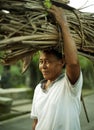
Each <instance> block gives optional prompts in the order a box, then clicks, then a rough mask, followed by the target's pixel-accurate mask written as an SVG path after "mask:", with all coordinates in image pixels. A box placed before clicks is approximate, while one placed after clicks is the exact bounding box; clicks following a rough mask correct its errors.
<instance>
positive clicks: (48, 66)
mask: <svg viewBox="0 0 94 130" xmlns="http://www.w3.org/2000/svg"><path fill="white" fill-rule="evenodd" d="M62 67H63V60H61V59H57V58H56V56H54V55H53V54H48V53H44V52H41V53H40V59H39V69H40V71H41V72H42V74H43V77H44V78H45V79H46V80H51V81H54V80H55V79H56V78H57V77H58V76H59V75H60V74H61V73H62Z"/></svg>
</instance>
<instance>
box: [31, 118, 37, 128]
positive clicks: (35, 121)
mask: <svg viewBox="0 0 94 130" xmlns="http://www.w3.org/2000/svg"><path fill="white" fill-rule="evenodd" d="M37 122H38V119H34V120H33V124H32V130H35V127H36V125H37Z"/></svg>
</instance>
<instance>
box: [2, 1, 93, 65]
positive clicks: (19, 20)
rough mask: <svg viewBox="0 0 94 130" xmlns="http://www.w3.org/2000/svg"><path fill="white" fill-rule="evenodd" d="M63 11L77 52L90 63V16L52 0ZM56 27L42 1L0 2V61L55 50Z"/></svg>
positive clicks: (91, 47) (56, 40)
mask: <svg viewBox="0 0 94 130" xmlns="http://www.w3.org/2000/svg"><path fill="white" fill-rule="evenodd" d="M52 4H55V5H57V6H60V7H62V8H63V9H64V10H65V14H66V16H67V20H68V24H69V27H70V31H71V34H72V36H73V39H74V41H75V43H76V45H77V49H78V52H79V53H80V54H81V55H83V56H86V57H88V58H89V59H92V60H93V61H94V14H91V13H83V12H80V11H79V10H77V9H75V8H73V7H70V6H68V5H67V4H65V3H61V2H59V1H56V0H52ZM60 33H61V32H60V28H59V26H58V25H57V23H56V22H55V19H54V17H53V16H52V15H51V14H49V13H48V12H47V11H46V9H45V7H44V5H43V0H35V1H34V0H20V1H19V0H0V51H1V52H0V58H1V61H3V63H4V64H12V63H15V62H17V61H18V60H20V59H26V58H27V57H29V59H31V57H32V56H33V54H35V53H36V52H37V51H39V50H41V49H47V48H48V49H49V48H52V47H53V48H59V46H60V44H62V43H63V39H61V38H60Z"/></svg>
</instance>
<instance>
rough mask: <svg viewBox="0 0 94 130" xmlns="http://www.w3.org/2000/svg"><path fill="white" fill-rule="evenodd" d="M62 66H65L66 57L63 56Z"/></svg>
mask: <svg viewBox="0 0 94 130" xmlns="http://www.w3.org/2000/svg"><path fill="white" fill-rule="evenodd" d="M62 67H63V68H65V57H63V58H62Z"/></svg>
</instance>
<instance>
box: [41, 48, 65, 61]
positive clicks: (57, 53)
mask: <svg viewBox="0 0 94 130" xmlns="http://www.w3.org/2000/svg"><path fill="white" fill-rule="evenodd" d="M41 52H42V53H46V54H53V55H54V56H56V58H57V59H62V58H63V57H64V55H62V53H61V52H59V51H58V50H55V49H45V50H41Z"/></svg>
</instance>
